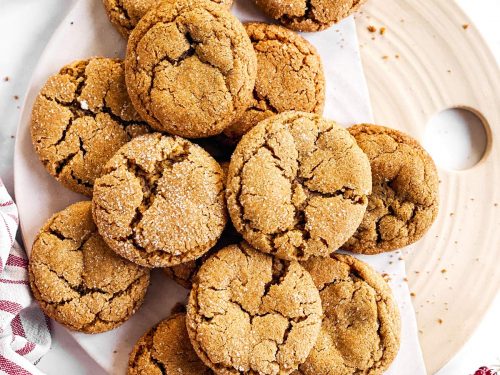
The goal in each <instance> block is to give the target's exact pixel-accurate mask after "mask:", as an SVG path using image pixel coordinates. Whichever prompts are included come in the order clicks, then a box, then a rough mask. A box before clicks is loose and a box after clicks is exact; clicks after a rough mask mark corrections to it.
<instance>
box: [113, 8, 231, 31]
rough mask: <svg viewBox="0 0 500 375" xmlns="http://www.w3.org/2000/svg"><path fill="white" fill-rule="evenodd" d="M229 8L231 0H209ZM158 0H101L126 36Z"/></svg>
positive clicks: (116, 25) (116, 26)
mask: <svg viewBox="0 0 500 375" xmlns="http://www.w3.org/2000/svg"><path fill="white" fill-rule="evenodd" d="M211 1H212V2H214V3H215V4H219V5H222V6H225V7H227V8H229V7H230V6H231V4H232V3H233V0H211ZM160 2H161V1H160V0H103V3H104V8H105V9H106V13H107V14H108V18H109V20H110V21H111V23H112V24H113V26H115V28H116V29H117V30H118V31H119V32H120V34H122V35H123V36H124V37H126V38H127V37H128V36H129V34H130V32H131V31H132V30H133V29H134V28H135V26H136V25H137V23H138V22H139V20H140V19H141V18H142V17H143V16H144V15H145V14H146V13H147V12H148V11H149V10H150V9H151V8H153V7H154V6H155V5H157V4H159V3H160Z"/></svg>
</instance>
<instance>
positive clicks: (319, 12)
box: [255, 0, 366, 31]
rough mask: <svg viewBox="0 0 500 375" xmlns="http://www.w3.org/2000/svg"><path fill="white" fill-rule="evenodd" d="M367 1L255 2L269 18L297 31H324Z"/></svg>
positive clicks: (277, 0)
mask: <svg viewBox="0 0 500 375" xmlns="http://www.w3.org/2000/svg"><path fill="white" fill-rule="evenodd" d="M365 1H366V0H286V1H283V0H255V3H256V4H257V6H258V7H260V8H261V9H262V10H263V11H264V12H265V13H267V15H268V16H270V17H271V18H274V19H276V20H278V21H279V22H281V23H282V24H283V25H285V26H286V27H289V28H290V29H292V30H297V31H320V30H324V29H326V28H328V27H330V26H332V25H333V24H335V23H337V22H339V21H341V20H342V19H344V18H346V17H348V16H350V15H351V14H352V13H354V12H355V11H357V10H358V9H359V7H360V6H361V5H362V4H363V3H364V2H365Z"/></svg>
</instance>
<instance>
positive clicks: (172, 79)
mask: <svg viewBox="0 0 500 375" xmlns="http://www.w3.org/2000/svg"><path fill="white" fill-rule="evenodd" d="M231 2H232V1H230V0H229V1H228V0H219V1H217V0H168V1H163V2H156V1H152V0H134V1H133V0H104V5H105V8H106V11H107V12H108V15H109V17H110V20H111V22H112V23H113V24H114V25H115V26H116V27H117V29H118V30H119V31H120V33H121V34H123V36H124V37H126V38H128V48H127V54H126V58H125V61H121V60H117V59H109V58H89V59H88V60H84V61H77V62H73V63H71V64H69V65H67V66H65V67H63V68H62V69H61V70H60V71H59V73H57V74H55V75H54V76H52V77H50V78H49V79H48V81H47V83H46V84H45V86H44V87H43V88H42V90H41V92H40V94H39V96H38V97H37V100H36V102H35V105H34V108H33V116H32V127H31V134H32V139H33V144H34V147H35V150H36V152H37V153H38V155H39V158H40V160H41V161H42V163H43V164H44V166H45V167H46V169H47V171H48V172H49V173H50V174H51V175H52V176H53V177H54V178H55V179H57V180H58V181H59V182H61V183H62V184H63V185H64V186H66V187H67V188H69V189H71V190H73V191H75V192H78V193H81V194H84V195H87V196H88V197H91V198H92V201H91V202H89V201H82V202H79V203H76V204H73V205H71V206H69V207H67V208H66V209H64V210H63V211H61V212H59V213H56V214H55V215H54V216H53V217H52V218H50V219H49V220H48V221H47V223H46V224H45V225H44V226H43V227H42V229H41V230H40V232H39V234H38V236H37V238H36V240H35V242H34V244H33V249H32V253H31V258H30V276H31V277H30V283H31V288H32V290H33V294H34V295H35V298H36V299H37V300H38V302H39V304H40V306H41V308H42V309H43V310H44V311H45V313H46V314H47V315H48V316H50V317H51V318H53V319H55V320H57V321H58V322H60V323H61V324H64V325H65V326H67V327H68V328H70V329H72V330H75V331H80V332H86V333H99V332H105V331H108V330H111V329H113V328H115V327H118V326H119V325H120V324H122V323H123V322H125V321H126V320H127V319H128V318H130V316H131V315H132V314H134V313H135V311H137V309H139V308H140V306H141V303H142V301H143V299H144V296H145V294H146V291H147V288H148V284H149V277H150V270H151V269H152V268H162V269H163V270H164V273H165V275H167V276H168V277H170V278H172V279H174V280H175V281H176V282H178V283H179V284H181V285H183V286H185V287H186V288H189V289H190V290H191V291H190V296H189V301H188V304H187V307H186V308H183V309H180V310H179V311H177V312H175V313H174V314H172V315H171V316H170V317H168V318H166V319H165V320H164V321H162V322H159V323H158V324H157V325H156V326H154V327H152V328H151V329H150V330H149V331H148V332H146V333H145V334H144V336H143V337H142V338H141V339H140V340H139V341H138V342H137V344H136V346H135V347H134V349H133V351H132V353H131V355H130V361H129V370H128V372H129V374H171V373H172V374H173V373H175V374H190V375H195V374H212V373H215V374H269V375H271V374H272V375H277V374H280V375H282V374H283V375H285V374H307V375H308V374H315V375H316V374H380V373H383V372H384V371H385V370H386V369H387V368H388V367H389V365H390V364H391V362H392V361H393V360H394V358H395V357H396V354H397V352H398V349H399V340H400V319H399V313H398V309H397V306H396V304H395V301H394V298H393V296H392V293H391V290H390V288H389V286H388V285H387V283H386V282H385V281H384V279H383V278H382V276H381V275H379V274H378V273H377V272H376V271H374V270H373V269H372V268H371V267H370V266H369V265H367V264H365V263H364V262H362V261H360V260H358V259H356V258H354V257H352V256H350V255H346V254H339V253H338V252H337V250H339V249H344V250H348V251H351V252H355V253H360V254H378V253H381V252H387V251H392V250H395V249H399V248H402V247H404V246H407V245H409V244H411V243H413V242H415V241H417V240H418V239H419V238H421V237H422V236H423V235H424V234H425V232H426V231H427V230H428V228H429V227H430V225H431V224H432V222H433V221H434V219H435V217H436V215H437V210H438V177H437V172H436V168H435V166H434V163H433V161H432V159H431V158H430V157H429V155H428V154H427V153H426V152H425V150H424V149H423V148H422V147H421V146H420V145H419V144H418V142H417V141H415V140H414V139H412V138H411V137H410V136H408V135H406V134H403V133H401V132H399V131H397V130H393V129H389V128H385V127H382V126H376V125H367V124H363V125H356V126H353V127H351V128H349V129H347V130H346V129H344V128H342V127H340V126H339V125H337V124H336V123H335V122H334V121H331V120H326V119H324V118H322V117H321V113H322V110H323V106H324V101H325V80H324V73H323V67H322V63H321V58H320V56H319V55H318V53H317V51H316V49H315V48H314V46H312V45H311V44H310V43H309V42H307V41H306V40H305V39H304V38H303V37H301V36H300V35H299V34H297V33H295V32H294V31H291V30H290V29H294V30H307V31H317V30H321V29H324V28H326V27H328V26H330V25H331V24H333V23H335V22H337V21H339V20H340V19H342V18H344V17H345V16H347V15H348V14H350V13H351V12H352V11H354V10H355V9H357V7H358V6H359V5H360V4H361V2H360V1H357V2H352V1H341V0H339V1H334V2H332V1H329V0H328V1H326V0H325V1H321V0H317V1H313V2H312V4H310V5H306V4H304V2H303V1H295V0H289V1H284V0H279V1H278V0H267V1H266V0H256V3H257V4H258V5H259V6H260V7H261V8H262V9H263V10H264V11H265V12H266V13H267V14H268V15H269V16H271V17H273V18H275V19H276V20H279V21H280V22H281V23H282V24H284V25H285V26H287V27H288V28H290V29H288V28H286V27H283V26H278V25H271V24H264V23H248V24H246V25H242V24H241V23H240V22H239V21H238V20H237V19H236V18H235V17H234V16H232V15H231V13H230V11H229V8H230V5H231ZM188 139H190V140H188Z"/></svg>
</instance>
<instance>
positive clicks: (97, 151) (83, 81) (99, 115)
mask: <svg viewBox="0 0 500 375" xmlns="http://www.w3.org/2000/svg"><path fill="white" fill-rule="evenodd" d="M148 131H149V126H148V125H147V124H146V123H145V122H144V121H143V120H142V119H141V118H140V117H139V115H138V113H137V112H136V111H135V109H134V107H133V106H132V103H131V102H130V99H129V97H128V95H127V89H126V87H125V78H124V67H123V62H122V61H121V60H116V59H108V58H92V59H89V60H82V61H76V62H73V63H71V64H69V65H66V66H65V67H63V68H62V69H61V70H60V71H59V73H57V74H55V75H53V76H51V77H50V78H49V79H48V80H47V82H46V83H45V85H44V86H43V88H42V90H41V92H40V94H39V95H38V96H37V98H36V101H35V104H34V106H33V111H32V121H31V137H32V141H33V145H34V147H35V151H36V152H37V154H38V157H39V159H40V160H41V162H42V163H43V165H44V166H45V168H46V169H47V171H48V172H49V173H50V174H51V175H52V176H54V177H55V178H56V179H57V180H58V181H59V182H61V183H62V184H63V185H65V186H66V187H67V188H69V189H71V190H73V191H75V192H77V193H81V194H85V195H87V196H91V195H92V188H93V185H94V181H95V179H96V178H97V177H99V176H100V174H101V173H102V168H103V166H104V164H106V162H107V161H108V160H109V159H110V158H111V156H113V154H114V153H115V151H117V150H118V149H119V148H120V147H121V146H122V145H124V144H125V143H126V142H128V141H129V140H130V139H131V138H133V137H135V136H137V135H140V134H144V133H146V132H148Z"/></svg>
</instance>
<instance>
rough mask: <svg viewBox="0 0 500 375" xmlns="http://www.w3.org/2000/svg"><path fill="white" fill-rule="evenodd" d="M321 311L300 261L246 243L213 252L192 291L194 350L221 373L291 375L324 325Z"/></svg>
mask: <svg viewBox="0 0 500 375" xmlns="http://www.w3.org/2000/svg"><path fill="white" fill-rule="evenodd" d="M321 317H322V309H321V302H320V297H319V293H318V290H317V288H316V287H315V285H314V282H313V280H312V278H311V276H310V275H309V273H308V272H307V271H306V270H305V269H304V268H303V267H302V266H301V265H300V264H299V263H298V262H296V261H284V260H280V259H278V258H274V257H272V256H270V255H267V254H263V253H261V252H258V251H256V250H254V249H253V248H251V247H250V246H249V245H248V244H246V243H241V244H239V245H231V246H228V247H226V248H224V249H222V250H220V251H219V252H218V253H216V254H214V255H213V256H211V257H210V258H209V259H208V260H207V261H206V262H205V263H204V264H203V265H202V266H201V268H200V270H199V271H198V273H197V275H196V277H195V281H194V283H193V289H192V290H191V294H190V296H189V303H188V309H187V321H186V324H187V329H188V333H189V337H190V339H191V343H192V344H193V347H194V350H195V351H196V353H197V354H198V356H199V357H200V358H201V360H202V361H203V362H204V363H205V364H206V365H207V366H209V367H210V368H212V369H213V370H214V371H215V372H216V373H217V374H261V375H267V374H273V375H277V374H284V375H285V374H290V373H291V372H292V371H294V370H295V369H297V366H298V365H299V364H300V363H302V362H304V361H305V359H306V358H307V356H308V354H309V352H310V350H311V349H312V347H313V346H314V343H315V342H316V339H317V336H318V333H319V330H320V328H321Z"/></svg>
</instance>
